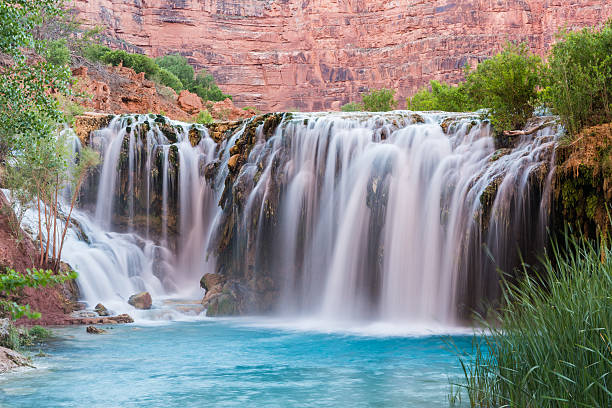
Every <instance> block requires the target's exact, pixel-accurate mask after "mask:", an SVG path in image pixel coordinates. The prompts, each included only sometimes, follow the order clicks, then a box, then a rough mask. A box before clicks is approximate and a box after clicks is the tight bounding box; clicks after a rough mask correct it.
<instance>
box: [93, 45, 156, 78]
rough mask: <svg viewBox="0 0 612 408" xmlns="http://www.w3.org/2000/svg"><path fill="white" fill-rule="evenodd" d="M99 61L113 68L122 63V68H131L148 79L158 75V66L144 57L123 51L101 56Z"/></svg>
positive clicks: (110, 52)
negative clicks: (142, 73)
mask: <svg viewBox="0 0 612 408" xmlns="http://www.w3.org/2000/svg"><path fill="white" fill-rule="evenodd" d="M100 60H101V61H102V62H104V63H107V64H111V65H114V66H117V65H119V64H120V63H123V66H124V67H127V68H132V69H133V70H134V71H136V73H140V72H144V73H145V77H146V78H148V79H151V78H154V77H155V76H156V75H158V74H159V66H158V65H157V64H156V63H155V61H154V60H153V59H151V58H149V57H147V56H146V55H142V54H130V53H128V52H126V51H124V50H113V51H109V52H107V53H106V54H103V55H102V57H101V58H100Z"/></svg>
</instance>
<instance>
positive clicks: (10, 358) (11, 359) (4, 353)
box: [0, 347, 32, 374]
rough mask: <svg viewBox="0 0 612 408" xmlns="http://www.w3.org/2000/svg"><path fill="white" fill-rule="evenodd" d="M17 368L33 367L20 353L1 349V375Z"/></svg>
mask: <svg viewBox="0 0 612 408" xmlns="http://www.w3.org/2000/svg"><path fill="white" fill-rule="evenodd" d="M17 367H32V365H31V364H30V361H29V360H28V359H27V358H26V357H24V356H23V355H21V354H19V353H18V352H16V351H14V350H11V349H7V348H5V347H0V374H2V373H6V372H8V371H11V370H13V369H15V368H17Z"/></svg>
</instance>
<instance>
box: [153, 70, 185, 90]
mask: <svg viewBox="0 0 612 408" xmlns="http://www.w3.org/2000/svg"><path fill="white" fill-rule="evenodd" d="M156 79H157V81H158V82H159V83H160V84H162V85H165V86H168V87H170V88H172V89H174V90H175V91H176V92H177V93H178V92H181V91H182V90H183V89H185V87H184V86H183V83H182V82H181V80H180V79H178V78H177V76H176V75H174V74H173V73H172V72H170V71H168V70H167V69H166V68H161V69H160V70H159V74H157V78H156Z"/></svg>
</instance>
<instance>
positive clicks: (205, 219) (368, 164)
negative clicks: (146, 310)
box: [64, 112, 556, 327]
mask: <svg viewBox="0 0 612 408" xmlns="http://www.w3.org/2000/svg"><path fill="white" fill-rule="evenodd" d="M411 115H412V114H411V113H410V112H393V113H389V114H382V115H369V114H350V115H347V114H296V115H294V117H293V119H291V120H289V121H287V122H286V123H284V124H283V125H282V126H279V128H278V129H277V130H276V133H275V134H274V135H273V137H271V138H269V139H268V140H265V139H264V137H263V136H262V130H261V127H260V129H258V132H257V137H258V141H257V143H256V144H255V146H254V147H253V149H252V151H251V153H250V156H249V159H248V161H247V163H246V164H244V166H243V167H242V171H241V173H240V174H239V175H238V177H237V178H236V183H237V184H238V183H239V182H241V183H244V182H245V180H246V183H247V185H248V184H249V183H250V184H251V185H252V188H250V189H249V190H247V193H248V196H247V197H246V200H245V202H244V206H243V209H242V210H241V212H240V216H241V217H242V219H240V220H237V225H238V227H239V228H238V230H237V234H238V238H236V239H237V241H236V242H237V243H238V244H237V243H236V242H234V247H233V249H232V250H233V254H234V255H233V257H234V259H236V260H238V261H239V262H238V263H240V262H242V263H243V265H244V269H245V271H244V273H245V274H246V271H247V270H251V269H254V270H255V273H256V274H258V273H265V274H267V275H269V276H273V277H276V279H277V280H278V281H279V282H280V299H279V302H278V312H279V313H281V314H287V315H292V316H293V315H295V314H298V315H302V316H309V317H310V318H315V319H316V321H319V322H321V321H322V320H328V321H332V322H338V321H344V320H354V319H366V320H372V321H382V322H387V323H381V324H383V325H384V324H388V323H391V324H397V323H402V324H411V325H413V326H414V327H437V326H439V325H448V324H453V323H455V322H456V319H457V318H458V317H459V315H460V313H459V311H458V310H459V308H460V307H463V308H464V309H465V308H470V307H475V306H477V305H478V302H479V301H480V300H482V299H485V298H487V297H491V296H494V295H495V289H494V288H495V287H496V283H495V282H496V281H497V275H496V271H495V267H497V266H501V267H509V266H510V267H511V266H516V264H517V262H518V261H517V260H518V250H519V249H524V248H522V247H521V244H520V241H521V240H525V239H527V241H529V240H532V242H531V244H532V246H534V247H537V246H538V245H539V246H540V247H541V246H542V242H543V240H544V238H545V237H544V233H543V231H545V227H546V226H547V221H548V212H549V201H550V200H549V196H550V175H551V174H552V173H551V169H552V163H553V157H552V151H553V149H552V147H553V145H554V133H555V131H556V129H555V128H554V127H550V128H546V129H544V130H542V131H539V132H538V133H537V134H535V135H533V136H523V137H522V139H521V140H520V141H519V142H518V143H517V144H516V147H515V148H514V149H512V150H511V151H506V152H504V153H506V154H505V155H500V157H499V158H497V156H495V155H496V154H497V155H499V152H498V153H496V152H495V147H494V142H493V139H492V137H491V131H490V129H489V127H488V125H487V124H486V123H483V122H481V121H479V120H478V119H477V118H475V117H473V116H470V115H449V114H442V113H432V114H422V115H421V116H422V117H423V118H424V119H425V123H412V116H411ZM449 117H450V118H452V125H451V127H450V129H449V131H448V132H447V133H448V134H446V133H444V132H443V129H442V127H441V126H440V124H441V123H442V122H443V121H444V120H445V119H447V118H449ZM145 122H148V123H149V124H150V129H149V130H148V131H147V132H146V133H144V132H142V133H136V130H135V129H137V127H138V126H141V125H142V124H143V123H145ZM169 124H170V125H171V126H174V128H175V133H176V141H175V142H174V143H171V142H170V141H169V140H168V139H167V137H166V136H165V135H164V133H162V131H161V130H160V129H159V127H158V126H157V124H155V123H153V120H152V118H150V117H148V116H146V115H139V116H131V117H125V116H124V117H116V118H115V119H114V120H113V121H112V122H111V124H110V125H109V126H108V128H106V129H103V130H100V131H97V132H94V134H93V136H92V138H91V145H92V146H93V147H94V148H96V149H97V150H99V151H100V152H101V154H102V156H103V160H104V161H103V165H102V166H101V169H100V173H99V177H98V178H96V179H94V182H93V184H91V185H90V186H89V187H88V188H89V189H90V190H91V191H93V192H94V193H95V196H96V197H97V198H96V199H95V200H94V201H95V207H92V206H91V205H87V204H85V208H84V211H76V212H75V215H74V218H75V224H78V225H79V228H80V231H81V232H82V233H79V232H78V229H77V228H71V229H70V232H69V236H68V239H67V242H66V245H65V249H64V260H65V261H66V262H68V263H69V264H71V265H72V266H73V267H74V268H75V269H76V270H77V271H78V272H79V279H78V284H79V287H80V289H81V294H82V296H83V298H84V300H85V301H87V302H89V304H90V305H95V304H96V303H98V302H102V303H104V304H108V305H110V307H111V308H114V309H115V310H117V311H124V310H129V309H131V308H128V307H127V306H126V303H125V302H126V300H127V298H128V297H129V296H130V295H131V294H133V293H136V292H139V291H142V290H147V291H149V292H150V293H151V294H152V296H153V298H154V299H164V298H167V297H172V296H174V297H177V296H178V297H190V298H195V297H201V296H202V291H201V290H200V289H199V284H198V282H199V279H200V277H201V276H202V275H204V274H205V273H210V272H215V271H216V270H217V265H216V259H215V255H216V254H215V252H214V248H215V246H214V245H215V242H214V239H213V237H214V236H215V232H217V231H218V230H219V229H220V228H221V227H222V226H223V224H222V220H223V211H222V209H221V208H220V207H219V206H218V201H219V198H220V195H221V192H222V190H223V187H224V181H225V178H226V177H227V176H228V170H227V161H228V159H229V157H230V154H229V149H230V148H231V147H232V146H233V145H234V143H235V142H236V141H237V140H238V139H239V138H240V136H241V135H242V132H243V131H244V128H242V129H241V130H239V131H238V132H236V133H235V134H234V135H233V136H232V137H231V138H230V139H229V140H227V141H226V142H224V143H223V144H222V145H221V146H218V145H217V144H216V143H215V142H214V141H213V140H212V139H211V138H210V137H209V136H208V133H207V131H206V130H205V128H203V127H199V126H198V127H197V132H199V134H200V136H201V141H200V143H199V144H198V145H197V146H196V147H192V146H191V144H190V142H189V130H190V126H189V125H186V124H182V123H179V122H171V121H169ZM122 155H123V156H122ZM126 158H127V160H126ZM216 158H219V166H220V167H219V169H220V170H219V171H218V173H217V176H216V179H215V181H214V183H213V184H214V185H213V186H210V185H208V184H207V183H206V181H205V179H204V175H203V173H204V171H203V169H204V167H205V166H206V165H207V164H208V163H211V162H212V161H213V160H215V159H216ZM542 166H544V167H545V176H544V177H543V178H542V180H543V182H542V183H540V184H541V185H540V186H539V188H538V190H541V191H540V193H538V194H535V195H534V191H531V189H532V186H533V182H530V177H533V174H535V173H537V172H538V171H540V170H541V169H542V168H543V167H542ZM122 172H123V173H122ZM125 172H127V174H125ZM257 173H259V174H258V179H257V180H256V181H255V175H256V174H257ZM126 181H127V182H126ZM494 182H495V183H497V185H498V187H497V194H496V195H493V196H494V197H495V200H494V201H493V202H492V203H491V205H490V207H489V208H490V210H489V211H488V213H486V214H485V213H483V207H482V205H481V196H482V195H483V193H485V191H486V190H487V187H489V186H490V185H491V184H492V183H494ZM274 197H278V208H277V211H278V214H277V216H278V218H277V219H278V222H277V223H276V224H275V226H274V228H273V229H272V230H270V229H269V228H264V226H263V221H261V220H263V219H264V218H265V216H266V211H267V208H266V205H267V202H268V200H272V199H273V198H274ZM124 207H126V208H124ZM534 214H535V216H534ZM173 216H177V217H178V218H177V219H176V220H174V222H173V221H172V217H173ZM119 219H121V220H122V222H118V220H119ZM143 219H144V222H143ZM254 219H255V220H260V221H259V222H258V223H257V224H256V225H255V226H254V225H253V220H254ZM481 223H486V225H488V229H485V231H487V235H486V236H481V231H482V229H481V228H480V224H481ZM113 230H114V231H122V232H121V233H120V232H109V231H113ZM526 234H533V235H534V236H533V237H532V236H529V237H527V238H525V235H526ZM536 235H537V236H536ZM140 237H143V238H140ZM483 246H485V247H486V248H488V251H490V253H491V255H492V256H493V258H494V259H495V261H496V262H492V261H491V259H489V258H488V257H487V255H486V251H484V250H483ZM165 248H170V249H165ZM270 248H272V249H270ZM211 250H212V251H211ZM253 254H255V255H253ZM221 266H223V265H221ZM492 288H493V289H492ZM466 305H467V306H466ZM306 321H308V320H306Z"/></svg>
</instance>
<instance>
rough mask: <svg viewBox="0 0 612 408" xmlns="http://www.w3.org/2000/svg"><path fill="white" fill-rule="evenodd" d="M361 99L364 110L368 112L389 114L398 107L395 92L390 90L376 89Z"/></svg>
mask: <svg viewBox="0 0 612 408" xmlns="http://www.w3.org/2000/svg"><path fill="white" fill-rule="evenodd" d="M361 98H362V100H363V109H364V110H366V111H368V112H387V111H390V110H393V109H395V108H396V107H397V101H396V100H395V91H392V90H390V89H385V88H383V89H376V90H373V91H371V92H370V93H368V94H365V95H362V97H361Z"/></svg>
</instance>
